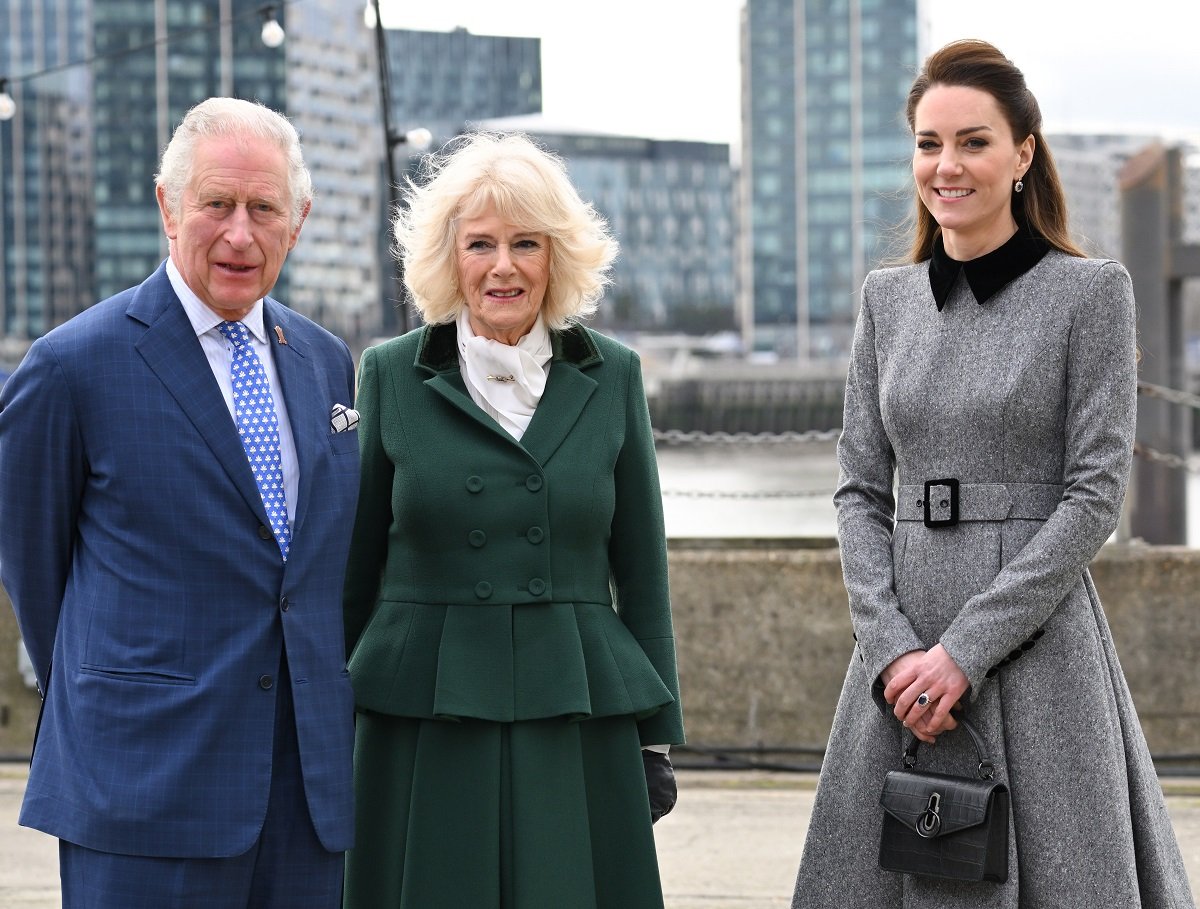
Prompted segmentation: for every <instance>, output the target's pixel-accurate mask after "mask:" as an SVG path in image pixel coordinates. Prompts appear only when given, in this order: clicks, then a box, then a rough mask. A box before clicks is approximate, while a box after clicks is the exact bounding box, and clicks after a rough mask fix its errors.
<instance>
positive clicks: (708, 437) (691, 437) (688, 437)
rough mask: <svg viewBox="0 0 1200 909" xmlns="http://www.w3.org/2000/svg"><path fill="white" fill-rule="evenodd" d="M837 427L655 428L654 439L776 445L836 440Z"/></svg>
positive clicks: (676, 443)
mask: <svg viewBox="0 0 1200 909" xmlns="http://www.w3.org/2000/svg"><path fill="white" fill-rule="evenodd" d="M841 434H842V430H841V429H840V428H839V429H810V430H808V431H807V432H700V431H697V430H692V431H686V432H685V431H684V430H682V429H656V430H654V441H655V442H665V443H667V444H668V445H684V444H691V443H696V442H700V443H704V444H720V445H778V444H783V443H791V444H794V443H797V442H802V443H809V442H836V441H837V440H838V436H840V435H841Z"/></svg>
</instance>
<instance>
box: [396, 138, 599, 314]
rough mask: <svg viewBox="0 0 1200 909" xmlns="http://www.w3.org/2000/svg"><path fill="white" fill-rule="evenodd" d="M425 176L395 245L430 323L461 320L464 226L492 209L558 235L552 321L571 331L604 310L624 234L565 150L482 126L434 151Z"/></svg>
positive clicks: (400, 220)
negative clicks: (571, 172)
mask: <svg viewBox="0 0 1200 909" xmlns="http://www.w3.org/2000/svg"><path fill="white" fill-rule="evenodd" d="M418 180H419V182H413V181H409V185H408V189H407V192H406V193H405V205H404V206H402V207H401V208H400V209H399V210H398V211H397V212H396V213H395V218H394V220H393V224H392V227H393V230H394V232H395V239H396V246H395V249H394V250H393V251H394V253H395V254H396V255H397V256H399V257H400V259H401V261H402V262H403V263H404V281H405V284H406V285H407V287H408V290H409V292H410V293H411V294H412V298H413V303H414V305H415V306H416V307H417V309H418V310H419V311H420V313H421V317H422V318H423V319H424V320H425V322H426V323H429V324H440V323H446V322H453V321H454V320H455V319H456V318H457V317H458V314H459V312H460V311H461V310H462V308H463V306H465V305H466V301H465V299H464V298H463V295H462V291H461V290H460V288H459V287H458V265H457V257H456V250H455V235H456V232H457V226H458V222H459V220H460V219H462V218H473V217H475V216H477V215H479V214H481V213H482V212H484V211H485V210H487V209H488V208H492V209H494V211H495V212H496V213H497V214H498V215H499V216H500V217H502V218H504V219H505V220H507V221H510V222H511V223H512V224H513V225H514V226H516V227H517V228H518V229H520V230H523V231H529V232H531V233H540V234H545V235H546V236H547V237H549V239H550V275H549V281H548V283H547V286H546V297H545V299H544V300H543V301H542V310H541V311H542V316H543V318H544V319H545V321H546V325H547V326H548V327H549V328H553V329H560V330H561V329H564V328H566V327H568V326H569V325H570V324H571V323H572V322H576V321H579V320H581V319H583V318H586V317H587V316H589V315H591V314H592V313H594V312H595V311H596V307H597V305H598V304H599V302H600V298H601V297H602V296H603V293H604V288H605V286H606V285H607V284H608V283H609V280H610V278H609V269H610V267H611V265H612V262H613V260H614V259H615V258H616V255H617V242H616V240H614V239H613V237H612V236H611V235H610V234H609V232H608V226H607V224H606V223H605V221H604V219H603V218H602V217H601V216H600V215H599V214H597V212H596V210H595V209H594V208H593V207H592V206H591V204H590V203H587V202H584V201H583V200H582V199H581V198H580V197H579V193H578V191H577V190H576V189H575V187H574V186H573V185H572V183H571V181H570V178H569V177H568V176H567V171H566V167H565V166H564V164H563V162H562V160H561V159H559V158H558V157H557V156H555V155H553V154H551V153H550V152H548V151H546V150H544V149H542V148H540V147H539V146H538V145H536V144H535V143H534V142H533V141H532V140H531V139H530V138H529V137H528V136H525V135H522V134H520V133H508V134H497V133H487V132H474V133H469V134H466V135H463V136H459V137H458V138H456V139H453V140H451V141H450V142H449V143H447V144H446V145H445V146H444V147H443V148H442V149H441V151H440V152H439V153H438V154H437V155H436V156H430V158H429V159H427V161H426V164H425V165H424V166H423V168H422V173H421V174H420V175H419V177H418Z"/></svg>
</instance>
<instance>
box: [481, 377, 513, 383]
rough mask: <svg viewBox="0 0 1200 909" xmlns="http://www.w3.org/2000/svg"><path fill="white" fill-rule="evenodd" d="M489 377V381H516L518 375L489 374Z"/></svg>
mask: <svg viewBox="0 0 1200 909" xmlns="http://www.w3.org/2000/svg"><path fill="white" fill-rule="evenodd" d="M487 379H488V381H489V382H515V381H517V377H516V376H488V377H487Z"/></svg>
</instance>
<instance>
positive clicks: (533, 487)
mask: <svg viewBox="0 0 1200 909" xmlns="http://www.w3.org/2000/svg"><path fill="white" fill-rule="evenodd" d="M525 488H526V489H528V490H529V491H530V492H537V491H538V490H539V489H541V488H542V478H541V477H539V476H538V475H537V474H536V473H531V474H530V475H529V476H527V477H526V478H525Z"/></svg>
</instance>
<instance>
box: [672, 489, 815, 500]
mask: <svg viewBox="0 0 1200 909" xmlns="http://www.w3.org/2000/svg"><path fill="white" fill-rule="evenodd" d="M662 494H663V495H664V496H674V497H676V498H681V499H805V498H813V499H820V498H824V497H826V496H832V495H833V490H832V489H795V490H790V489H780V490H763V491H761V492H755V491H752V490H748V491H745V492H736V491H725V490H720V489H664V490H663V491H662Z"/></svg>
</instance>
